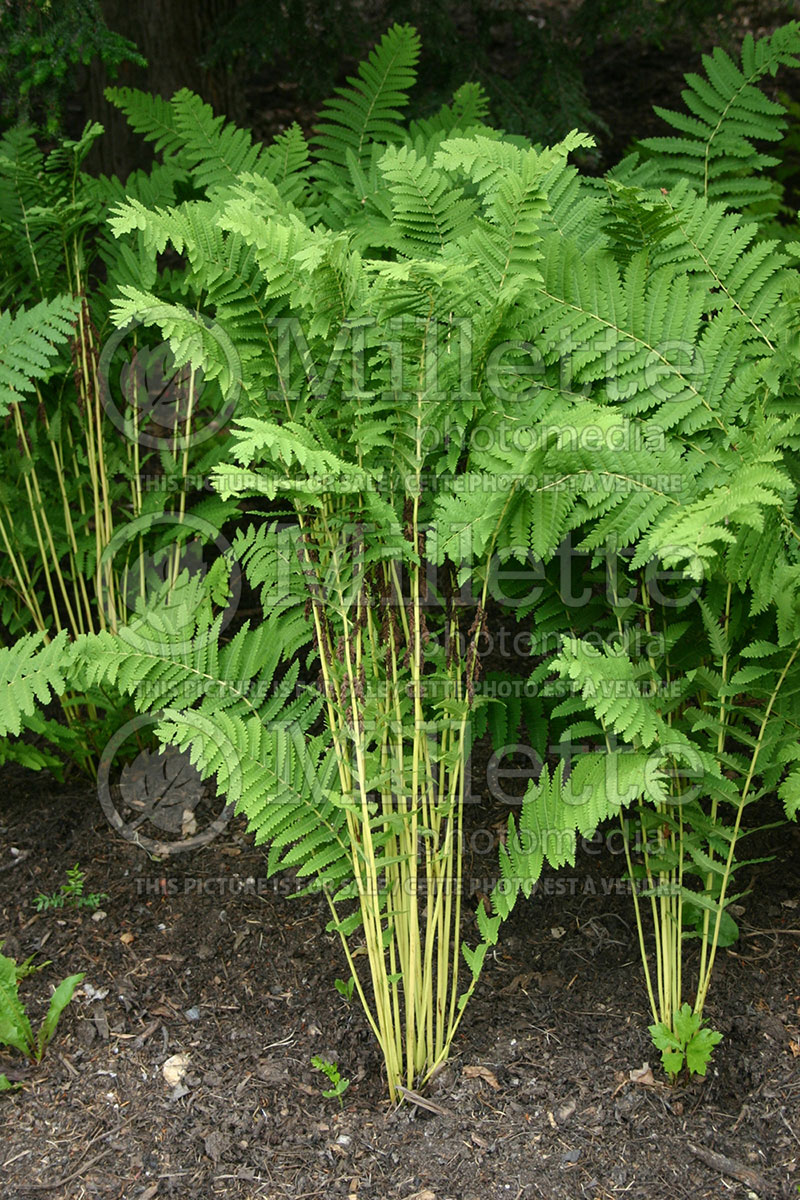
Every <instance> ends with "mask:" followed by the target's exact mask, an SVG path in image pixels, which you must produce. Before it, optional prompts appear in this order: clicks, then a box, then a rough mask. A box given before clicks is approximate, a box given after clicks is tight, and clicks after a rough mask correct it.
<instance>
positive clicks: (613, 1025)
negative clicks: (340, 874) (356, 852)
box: [0, 755, 800, 1200]
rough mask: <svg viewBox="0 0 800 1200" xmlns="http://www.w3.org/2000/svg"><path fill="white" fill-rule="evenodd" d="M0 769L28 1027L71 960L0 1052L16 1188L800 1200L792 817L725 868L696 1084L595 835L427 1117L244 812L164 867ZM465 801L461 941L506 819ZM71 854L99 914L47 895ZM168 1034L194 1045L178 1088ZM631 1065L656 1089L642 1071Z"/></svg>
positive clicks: (487, 987)
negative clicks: (29, 1051)
mask: <svg viewBox="0 0 800 1200" xmlns="http://www.w3.org/2000/svg"><path fill="white" fill-rule="evenodd" d="M479 757H480V756H479V755H478V756H476V764H477V766H476V769H477V770H478V771H479V772H480V773H481V774H483V766H482V765H481V764H479V763H477V759H479ZM473 779H475V776H473ZM2 783H3V801H2V807H0V872H1V874H0V888H1V892H0V894H1V896H2V899H1V900H0V939H5V952H6V953H12V954H14V955H15V956H16V957H17V958H18V959H19V960H22V959H25V958H27V957H28V956H29V955H36V959H37V961H39V962H41V961H46V960H48V959H49V960H52V962H51V964H50V965H48V966H46V967H45V968H44V969H43V970H42V971H41V972H40V973H38V974H37V975H35V976H33V977H32V978H29V979H27V980H25V981H23V983H22V985H21V991H22V994H23V996H24V997H25V998H26V999H27V1000H28V1001H29V1007H30V1010H31V1013H32V1015H33V1016H34V1018H35V1019H34V1026H35V1025H36V1021H37V1020H38V1019H39V1017H40V1016H41V1015H43V1013H44V1011H45V1009H46V1004H47V996H48V994H49V991H50V989H51V986H53V985H55V984H56V983H57V982H58V981H59V980H60V979H61V978H63V977H64V976H65V975H67V974H71V973H73V972H76V971H85V972H86V978H85V980H84V983H83V985H82V990H81V991H80V992H78V993H77V994H76V997H75V1000H74V1001H73V1003H72V1004H71V1005H70V1006H69V1008H68V1009H67V1010H66V1012H65V1014H64V1016H63V1017H62V1022H61V1024H60V1026H59V1029H58V1031H57V1033H56V1036H55V1039H54V1041H53V1043H52V1044H51V1046H50V1047H49V1049H48V1051H47V1053H46V1055H45V1057H44V1059H43V1060H42V1062H41V1064H39V1065H38V1066H27V1065H26V1064H25V1062H24V1060H22V1059H21V1057H20V1056H19V1055H15V1054H9V1055H5V1056H0V1070H4V1071H5V1072H6V1073H7V1074H8V1075H9V1077H10V1078H12V1079H14V1080H17V1081H19V1082H21V1083H22V1084H23V1087H22V1089H21V1090H20V1091H18V1092H14V1093H10V1094H7V1095H6V1096H4V1097H3V1098H2V1101H1V1102H0V1129H1V1130H2V1138H1V1139H0V1164H2V1165H0V1195H2V1196H3V1197H4V1198H5V1200H23V1198H28V1197H34V1196H39V1195H46V1196H50V1197H52V1198H53V1200H56V1198H63V1200H79V1198H80V1200H82V1198H83V1197H97V1198H98V1200H99V1198H102V1200H112V1198H116V1197H125V1198H126V1200H145V1198H146V1200H151V1198H153V1197H192V1198H193V1200H206V1198H210V1197H217V1196H223V1195H224V1196H225V1197H227V1198H228V1200H255V1198H256V1197H267V1198H270V1200H279V1198H280V1200H284V1198H285V1200H303V1198H307V1197H320V1198H325V1200H328V1198H333V1197H357V1198H358V1200H383V1198H387V1200H388V1198H389V1197H400V1198H401V1200H410V1198H411V1197H414V1196H416V1197H418V1200H432V1198H433V1197H435V1200H448V1198H452V1200H456V1198H459V1200H490V1198H492V1200H494V1198H502V1200H523V1197H524V1198H526V1200H527V1198H530V1200H533V1198H534V1197H547V1198H548V1200H574V1198H577V1197H580V1198H583V1197H586V1198H587V1200H589V1198H591V1200H610V1198H611V1197H626V1198H628V1200H637V1198H641V1200H682V1198H684V1197H686V1198H689V1197H692V1198H693V1200H720V1198H721V1197H726V1198H729V1200H752V1198H753V1197H754V1196H757V1197H760V1198H761V1200H773V1198H778V1197H780V1198H782V1200H788V1198H789V1197H790V1196H796V1194H797V1185H798V1183H800V1057H799V1056H800V969H799V968H800V854H799V853H798V850H800V830H799V829H797V828H796V827H790V828H788V829H787V828H786V827H784V828H783V829H780V830H777V831H776V830H772V831H770V832H769V833H768V834H760V835H757V837H758V838H760V839H762V841H764V839H766V842H768V843H769V844H770V845H771V847H772V849H773V850H775V849H777V857H776V858H775V859H774V860H773V861H771V862H767V863H761V864H758V865H756V866H754V867H752V868H746V869H745V870H744V872H743V876H742V878H741V879H740V883H742V884H744V885H745V887H746V889H747V894H746V895H745V897H744V898H743V899H742V900H741V901H740V904H741V905H742V909H743V911H742V913H741V914H740V916H739V921H740V928H741V937H740V940H739V942H738V943H737V944H736V945H734V946H733V947H731V948H730V949H728V950H727V951H723V952H722V953H721V954H720V957H719V960H718V969H717V973H716V978H715V981H714V984H713V987H712V992H711V998H710V1004H709V1006H708V1009H707V1012H708V1016H709V1018H710V1019H711V1022H712V1024H714V1025H715V1026H716V1027H717V1028H719V1029H720V1030H721V1031H722V1033H723V1034H724V1040H723V1042H722V1043H721V1044H720V1046H719V1047H718V1048H717V1051H716V1054H715V1059H714V1062H713V1064H712V1066H711V1068H710V1069H709V1073H708V1075H707V1076H706V1077H705V1078H699V1077H694V1078H693V1079H692V1080H691V1081H690V1082H686V1081H683V1082H680V1083H679V1084H678V1085H677V1086H675V1087H670V1086H669V1085H668V1084H667V1083H666V1082H665V1078H664V1076H663V1074H662V1072H661V1071H660V1069H659V1065H658V1061H657V1059H658V1055H657V1054H656V1052H655V1051H654V1050H653V1047H652V1045H651V1044H650V1041H649V1035H648V1033H647V1030H646V1026H647V1024H648V1021H649V1019H650V1018H649V1016H648V1012H647V1003H646V995H645V990H644V985H643V981H642V975H641V970H640V966H639V960H638V950H637V944H636V938H635V926H634V924H633V912H632V903H631V899H630V897H629V896H628V895H627V894H626V886H625V883H624V881H623V879H622V861H623V860H622V858H621V856H620V854H619V852H618V851H619V845H618V842H617V841H616V840H615V837H614V835H613V832H612V831H609V832H608V834H607V835H606V836H605V837H604V838H598V839H597V842H596V843H595V844H592V845H590V846H585V847H583V849H582V851H581V853H580V854H579V858H578V862H577V866H576V868H575V869H574V870H569V869H568V870H566V871H564V872H561V873H559V874H558V875H554V874H548V875H547V876H546V877H544V878H543V879H542V881H541V883H540V886H539V888H538V891H537V894H536V896H535V897H534V898H533V899H532V900H531V901H530V902H529V903H524V904H521V905H520V906H519V908H518V910H517V911H516V912H515V914H514V916H513V918H512V919H511V920H510V921H509V922H508V923H507V925H506V926H505V928H504V930H503V932H502V934H501V941H500V943H499V945H498V947H497V949H496V953H495V955H494V958H493V960H490V961H489V962H488V963H487V966H486V969H485V972H484V975H483V977H482V980H481V983H480V985H479V988H478V991H477V993H476V995H475V997H474V999H473V1001H472V1003H471V1005H470V1007H469V1009H468V1010H467V1014H466V1016H465V1019H464V1021H463V1022H462V1025H461V1028H460V1031H459V1033H458V1035H457V1038H456V1042H455V1045H454V1052H453V1057H452V1060H451V1062H450V1064H449V1065H448V1066H447V1068H446V1069H445V1070H444V1071H443V1072H442V1074H441V1075H440V1076H439V1077H438V1078H437V1079H436V1080H435V1081H434V1082H433V1084H432V1085H431V1087H430V1088H429V1089H428V1092H427V1097H428V1098H429V1099H430V1100H432V1101H433V1102H434V1104H435V1105H436V1106H437V1111H436V1112H432V1111H429V1110H427V1109H424V1108H421V1107H418V1106H414V1105H411V1104H408V1103H405V1104H403V1105H402V1106H401V1107H400V1108H392V1107H390V1105H389V1104H388V1102H387V1100H386V1095H385V1086H384V1080H383V1078H382V1068H381V1059H380V1055H379V1052H378V1050H377V1047H376V1045H375V1044H374V1042H373V1039H372V1036H371V1033H370V1031H369V1028H368V1026H367V1023H366V1020H365V1019H364V1016H363V1014H362V1013H361V1011H360V1009H359V1008H358V1006H357V1004H355V1003H353V1004H348V1003H347V1002H346V1001H345V1000H344V999H343V998H342V997H341V996H340V995H339V994H338V993H337V992H336V990H335V989H334V979H335V978H336V977H337V975H338V976H340V975H346V973H347V972H346V968H345V966H344V962H343V957H342V954H341V950H340V948H339V946H338V944H337V942H336V940H335V938H334V937H333V935H330V934H327V933H326V932H325V924H326V921H327V910H326V908H325V906H324V900H323V899H322V898H321V897H317V896H311V897H305V898H297V897H296V896H294V895H293V894H292V893H293V892H294V891H295V890H296V885H295V882H294V880H293V879H292V878H291V877H289V876H278V877H275V878H274V879H271V880H268V879H267V876H266V869H265V866H266V864H265V856H264V853H263V851H262V850H260V849H258V848H256V847H254V846H253V844H252V839H251V838H249V837H248V836H247V834H246V833H245V831H244V829H243V826H242V824H241V823H240V822H239V820H238V818H235V819H234V820H233V822H232V823H231V824H230V825H229V826H228V827H227V829H226V830H225V832H224V834H222V835H220V836H219V837H218V838H217V839H216V840H215V841H212V842H211V843H210V844H209V845H208V846H206V847H204V848H201V849H197V850H195V851H191V852H186V853H181V854H173V855H171V856H170V857H168V858H165V859H162V860H158V859H153V858H151V857H150V856H148V855H147V854H145V853H144V852H143V851H142V850H141V849H139V848H137V847H136V846H135V845H133V844H131V843H130V842H129V841H126V840H124V839H123V838H122V837H120V836H119V834H117V833H116V832H115V831H114V830H112V829H111V828H110V826H109V824H108V822H107V821H106V818H105V816H104V814H103V811H102V810H101V808H100V805H99V804H98V801H97V797H96V795H95V793H94V791H93V789H91V788H89V787H87V786H85V785H84V786H77V787H73V788H72V789H71V790H70V789H69V788H65V787H64V786H62V785H59V784H57V783H55V781H53V780H52V779H50V777H49V776H46V775H40V776H36V775H33V774H29V773H27V772H24V771H22V770H19V769H16V768H14V769H12V768H6V769H5V771H4V773H3V776H2ZM477 790H478V793H480V790H481V789H480V788H478V789H477ZM479 799H481V797H480V794H479ZM776 815H777V813H776ZM471 816H472V817H473V822H472V826H471V832H470V834H469V839H468V849H467V858H466V862H465V873H466V876H467V879H468V881H469V891H470V892H471V895H470V897H469V899H468V900H467V902H466V904H465V912H464V922H463V930H462V932H463V933H464V934H465V935H466V936H470V934H471V933H472V932H473V929H472V926H473V923H474V912H475V907H476V905H477V903H478V897H479V895H480V893H481V892H482V891H484V890H487V889H488V887H489V886H491V881H492V878H493V876H494V873H495V871H496V862H497V857H496V845H491V844H490V843H492V842H493V840H494V839H493V837H492V831H493V830H494V831H496V830H497V829H498V828H499V827H500V826H501V825H502V822H503V820H504V817H505V813H504V812H503V811H500V806H497V805H494V807H492V806H488V807H485V806H484V803H482V802H481V803H479V804H476V805H475V806H474V815H473V814H472V813H471ZM487 830H488V831H489V832H488V833H487ZM752 849H753V850H754V852H759V853H760V852H763V850H764V849H765V845H762V846H760V847H757V846H755V845H754V846H753V847H752ZM76 862H79V863H80V864H81V865H82V867H83V868H84V869H85V871H86V876H87V877H86V888H87V890H89V891H104V892H107V893H108V895H109V898H108V899H107V900H105V901H103V905H102V910H101V911H103V912H105V914H106V915H105V916H104V917H102V918H101V919H99V920H97V919H94V917H93V915H92V914H91V913H90V912H89V911H87V910H68V909H62V910H51V911H48V912H42V913H37V912H36V910H35V908H34V898H35V896H36V895H37V894H38V893H39V892H45V893H50V892H53V891H55V890H57V888H58V886H59V884H61V883H63V882H64V880H65V872H66V869H67V868H68V867H70V866H72V865H73V864H74V863H76ZM87 985H88V986H87ZM176 1054H183V1055H186V1056H188V1064H187V1067H186V1074H185V1076H184V1078H183V1079H182V1080H181V1081H180V1082H179V1083H177V1084H176V1085H170V1084H169V1083H168V1082H167V1081H166V1080H165V1077H164V1072H163V1067H164V1063H165V1062H166V1061H167V1060H168V1059H170V1058H171V1057H172V1056H173V1055H176ZM316 1054H320V1055H322V1056H323V1057H327V1058H328V1059H329V1060H331V1061H335V1062H337V1063H338V1064H339V1067H340V1070H341V1073H342V1075H343V1076H345V1077H347V1078H349V1079H350V1086H349V1089H348V1090H347V1092H346V1093H345V1095H344V1097H343V1103H342V1105H341V1106H340V1104H339V1102H338V1101H337V1100H335V1099H325V1098H324V1097H323V1096H322V1094H321V1092H322V1089H323V1088H324V1087H326V1086H327V1084H326V1081H325V1080H324V1079H323V1077H322V1076H321V1074H320V1073H319V1072H318V1071H316V1070H315V1069H314V1068H313V1067H312V1066H311V1062H310V1060H311V1057H312V1055H316ZM646 1063H649V1064H650V1066H651V1067H652V1081H650V1082H648V1080H650V1078H651V1077H650V1075H649V1074H648V1073H647V1072H645V1073H644V1081H641V1082H637V1081H636V1076H637V1072H641V1069H642V1067H643V1065H644V1064H646ZM631 1072H633V1073H634V1074H633V1076H632V1075H631ZM438 1110H441V1111H438Z"/></svg>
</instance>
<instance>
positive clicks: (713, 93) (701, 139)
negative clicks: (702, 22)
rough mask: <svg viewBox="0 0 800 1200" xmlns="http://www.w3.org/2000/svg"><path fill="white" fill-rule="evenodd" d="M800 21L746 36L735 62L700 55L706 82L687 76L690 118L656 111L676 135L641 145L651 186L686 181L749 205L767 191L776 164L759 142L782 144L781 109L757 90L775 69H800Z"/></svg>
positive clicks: (717, 53) (708, 194)
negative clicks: (763, 34)
mask: <svg viewBox="0 0 800 1200" xmlns="http://www.w3.org/2000/svg"><path fill="white" fill-rule="evenodd" d="M799 55H800V24H798V22H797V21H792V22H790V23H789V24H787V25H783V26H781V27H780V28H779V29H777V30H776V31H775V32H774V33H773V34H771V35H770V36H768V37H764V38H760V39H759V40H758V42H755V41H754V40H753V37H752V35H751V34H748V35H747V36H746V38H745V40H744V44H743V46H742V56H741V65H740V66H739V65H737V64H736V63H734V62H733V60H732V59H731V58H730V56H729V55H728V54H726V53H725V51H724V50H722V49H720V48H719V47H717V48H716V49H715V50H714V52H713V54H710V55H704V56H703V66H704V67H705V72H706V74H705V77H704V76H702V75H698V74H690V75H687V76H686V84H687V87H686V89H685V90H684V91H683V93H682V97H683V102H684V104H685V105H686V107H687V108H688V109H689V112H690V114H691V115H687V114H685V113H676V112H671V111H669V110H667V109H662V108H656V112H657V113H658V114H659V116H660V117H662V118H663V119H664V120H665V121H666V122H667V123H668V124H669V125H671V126H672V128H673V129H674V130H676V131H677V134H678V135H679V136H675V135H673V136H670V137H653V138H647V139H646V140H645V141H644V142H643V143H642V146H643V147H644V149H645V150H646V151H648V152H649V153H650V154H652V155H654V160H653V161H652V162H651V163H650V164H648V165H649V166H650V167H651V168H652V169H651V176H652V179H653V183H654V185H655V186H660V187H667V188H670V187H673V186H675V185H676V184H677V183H679V182H680V181H682V180H687V181H688V182H689V183H690V185H691V186H692V187H694V188H695V189H696V190H697V191H698V192H699V193H700V194H701V196H703V197H704V198H705V199H706V200H708V201H714V200H718V201H720V202H721V203H722V204H723V205H724V206H725V207H726V208H747V207H748V206H749V205H751V204H753V203H754V202H755V201H757V200H763V199H764V198H765V197H767V196H769V195H770V194H771V192H772V190H773V185H772V183H771V181H770V179H769V177H768V176H767V175H766V174H762V175H760V176H759V174H758V173H759V172H765V170H766V169H767V168H769V167H771V166H774V165H775V163H776V161H777V160H776V159H775V158H774V157H772V156H770V155H768V154H764V153H763V152H762V151H760V150H757V149H756V146H755V143H757V142H775V141H778V140H780V137H781V133H782V130H783V127H784V121H783V116H784V113H785V110H784V108H783V106H782V105H781V104H778V103H777V102H776V101H774V100H769V99H768V98H767V97H766V96H765V95H764V93H763V92H762V91H761V90H760V89H759V88H758V87H757V86H756V85H757V84H758V83H760V82H761V81H762V80H763V79H764V78H766V77H767V76H768V75H774V74H775V72H776V71H777V69H778V68H779V67H780V66H798V65H800V58H799V57H798V56H799Z"/></svg>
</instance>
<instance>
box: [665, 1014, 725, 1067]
mask: <svg viewBox="0 0 800 1200" xmlns="http://www.w3.org/2000/svg"><path fill="white" fill-rule="evenodd" d="M702 1025H703V1018H702V1016H701V1014H700V1013H696V1012H692V1009H691V1006H690V1005H688V1004H683V1005H681V1007H680V1008H679V1009H678V1011H677V1012H676V1013H675V1020H674V1021H673V1029H670V1028H669V1026H668V1025H666V1024H665V1023H664V1022H663V1021H659V1023H658V1024H657V1025H650V1026H649V1027H648V1028H649V1030H650V1035H651V1037H652V1039H653V1043H654V1045H655V1046H656V1047H657V1048H658V1049H659V1050H660V1051H661V1063H662V1066H663V1067H664V1070H665V1071H666V1072H667V1074H668V1075H670V1076H671V1077H672V1079H673V1081H674V1080H675V1078H676V1077H677V1075H678V1072H679V1071H681V1070H682V1069H683V1067H684V1065H685V1066H686V1067H687V1068H688V1070H689V1074H690V1075H705V1073H706V1067H707V1066H708V1064H709V1062H710V1061H711V1055H712V1053H713V1050H714V1047H715V1046H716V1045H717V1043H718V1042H721V1041H722V1034H721V1033H717V1031H716V1030H715V1029H707V1028H702Z"/></svg>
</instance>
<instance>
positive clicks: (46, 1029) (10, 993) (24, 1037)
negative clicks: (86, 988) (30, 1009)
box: [0, 942, 83, 1092]
mask: <svg viewBox="0 0 800 1200" xmlns="http://www.w3.org/2000/svg"><path fill="white" fill-rule="evenodd" d="M0 948H2V942H0ZM46 966H48V963H42V964H41V966H39V967H34V966H32V965H31V959H26V961H25V962H24V963H20V964H19V965H17V963H16V962H15V961H14V959H13V958H7V957H6V955H5V954H0V1045H2V1046H12V1047H13V1048H14V1049H15V1050H19V1051H20V1053H21V1054H24V1055H25V1057H26V1058H29V1059H31V1060H32V1061H33V1062H40V1061H41V1058H42V1055H43V1054H44V1052H45V1049H46V1047H47V1045H48V1043H49V1042H50V1041H51V1039H52V1037H53V1034H54V1033H55V1031H56V1026H57V1025H58V1018H59V1017H60V1016H61V1014H62V1012H63V1011H64V1009H65V1008H66V1007H67V1005H68V1004H69V1002H70V1000H71V999H72V996H73V993H74V992H75V989H76V987H77V986H78V984H79V983H80V982H81V981H82V979H83V975H82V974H81V975H69V976H68V977H67V978H66V979H62V981H61V983H60V984H59V985H58V987H57V988H56V990H55V991H54V992H53V995H52V997H51V998H50V1007H49V1009H48V1010H47V1016H46V1017H45V1019H44V1020H43V1021H42V1024H41V1026H40V1027H39V1032H38V1033H37V1034H36V1035H34V1032H33V1029H32V1028H31V1023H30V1020H29V1019H28V1014H27V1013H26V1012H25V1009H24V1008H23V1005H22V1002H21V1000H20V998H19V994H18V993H19V984H20V980H21V979H24V978H25V977H26V976H27V975H31V974H33V972H34V971H39V970H41V969H42V967H46ZM13 1086H14V1085H13V1084H12V1083H10V1082H9V1080H8V1079H7V1078H6V1076H5V1075H0V1092H5V1091H9V1090H10V1089H11V1088H12V1087H13Z"/></svg>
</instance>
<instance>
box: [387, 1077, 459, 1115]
mask: <svg viewBox="0 0 800 1200" xmlns="http://www.w3.org/2000/svg"><path fill="white" fill-rule="evenodd" d="M396 1086H397V1090H398V1092H399V1093H400V1095H401V1096H402V1097H403V1099H404V1100H408V1101H409V1103H411V1104H417V1105H419V1107H420V1108H426V1109H427V1110H428V1112H432V1113H436V1114H437V1115H438V1116H440V1117H452V1116H455V1113H452V1112H451V1111H450V1109H449V1108H444V1107H443V1106H442V1105H441V1104H437V1103H436V1101H435V1100H428V1098H427V1097H426V1096H420V1094H419V1092H412V1091H409V1089H408V1088H406V1087H403V1086H402V1084H399V1083H398V1084H397V1085H396Z"/></svg>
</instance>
